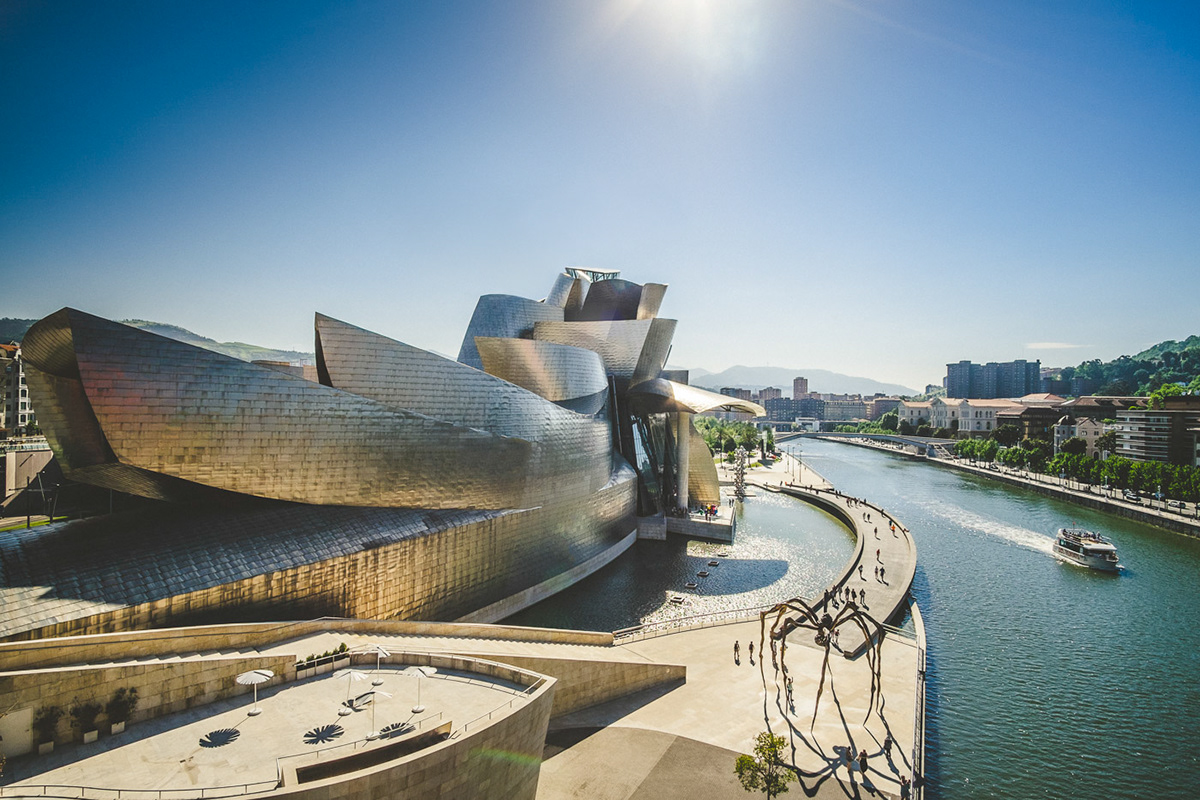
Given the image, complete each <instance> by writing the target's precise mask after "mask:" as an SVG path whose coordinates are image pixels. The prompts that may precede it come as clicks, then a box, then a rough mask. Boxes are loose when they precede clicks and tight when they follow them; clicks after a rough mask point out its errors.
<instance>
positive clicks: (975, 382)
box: [942, 359, 1042, 400]
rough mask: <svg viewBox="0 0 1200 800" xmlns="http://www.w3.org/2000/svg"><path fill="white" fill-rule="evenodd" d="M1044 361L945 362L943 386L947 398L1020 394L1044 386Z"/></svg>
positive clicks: (1000, 396) (993, 397)
mask: <svg viewBox="0 0 1200 800" xmlns="http://www.w3.org/2000/svg"><path fill="white" fill-rule="evenodd" d="M1041 366H1042V365H1041V362H1040V361H1032V362H1029V361H1025V360H1024V359H1018V360H1016V361H1006V362H1003V363H997V362H995V361H990V362H988V363H987V364H974V363H972V362H970V361H960V362H958V363H957V364H947V365H946V378H945V380H944V381H943V384H942V385H943V386H945V388H946V396H947V397H961V398H964V399H976V398H978V399H985V400H986V399H996V398H1002V397H1021V396H1022V395H1026V394H1029V393H1031V392H1036V391H1038V390H1039V389H1041Z"/></svg>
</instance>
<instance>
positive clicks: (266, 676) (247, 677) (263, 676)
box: [234, 669, 275, 717]
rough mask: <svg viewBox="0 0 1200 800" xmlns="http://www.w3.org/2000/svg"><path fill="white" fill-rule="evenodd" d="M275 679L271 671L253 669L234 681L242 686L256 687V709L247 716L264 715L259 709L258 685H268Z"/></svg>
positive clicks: (251, 710) (252, 709)
mask: <svg viewBox="0 0 1200 800" xmlns="http://www.w3.org/2000/svg"><path fill="white" fill-rule="evenodd" d="M274 677H275V673H274V672H272V671H271V670H269V669H252V670H250V671H249V672H243V673H242V674H241V675H238V676H237V678H235V679H234V680H236V681H237V682H238V683H240V684H241V685H242V686H253V687H254V707H253V708H251V709H250V711H249V712H247V716H251V717H257V716H258V715H259V714H261V713H262V709H261V708H259V707H258V685H259V684H260V683H266V682H267V681H269V680H271V678H274Z"/></svg>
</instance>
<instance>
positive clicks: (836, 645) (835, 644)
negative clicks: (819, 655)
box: [833, 628, 842, 650]
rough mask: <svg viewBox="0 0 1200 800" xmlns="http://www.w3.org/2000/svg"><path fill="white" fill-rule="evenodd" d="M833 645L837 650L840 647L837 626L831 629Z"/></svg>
mask: <svg viewBox="0 0 1200 800" xmlns="http://www.w3.org/2000/svg"><path fill="white" fill-rule="evenodd" d="M833 646H834V647H836V648H837V649H839V650H841V649H842V646H841V645H840V644H838V629H837V628H834V629H833Z"/></svg>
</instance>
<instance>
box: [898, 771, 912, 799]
mask: <svg viewBox="0 0 1200 800" xmlns="http://www.w3.org/2000/svg"><path fill="white" fill-rule="evenodd" d="M910 797H912V786H911V785H910V784H909V782H908V776H907V775H901V776H900V800H908V799H909V798H910Z"/></svg>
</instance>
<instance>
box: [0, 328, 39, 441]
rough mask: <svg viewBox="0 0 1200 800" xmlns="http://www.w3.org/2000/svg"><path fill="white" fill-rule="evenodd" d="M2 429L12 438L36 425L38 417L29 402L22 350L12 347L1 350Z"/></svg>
mask: <svg viewBox="0 0 1200 800" xmlns="http://www.w3.org/2000/svg"><path fill="white" fill-rule="evenodd" d="M0 369H3V370H4V372H3V373H2V375H0V428H4V429H5V430H6V431H8V434H9V435H10V436H11V435H13V433H15V432H16V431H17V430H18V429H20V428H24V427H25V426H26V425H36V424H37V416H36V415H35V414H34V412H33V405H32V404H31V402H30V400H29V387H28V386H27V385H26V383H25V368H24V366H23V361H22V358H21V348H20V347H14V346H12V345H7V346H4V347H3V348H0Z"/></svg>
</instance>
